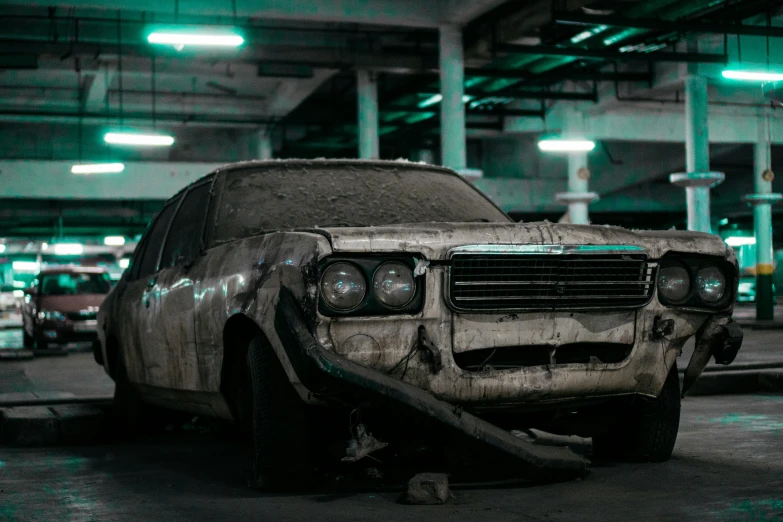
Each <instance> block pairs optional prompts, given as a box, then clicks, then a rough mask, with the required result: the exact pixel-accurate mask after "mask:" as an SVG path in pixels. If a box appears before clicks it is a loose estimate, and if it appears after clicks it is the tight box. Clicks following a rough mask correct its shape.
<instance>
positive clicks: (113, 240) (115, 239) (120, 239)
mask: <svg viewBox="0 0 783 522" xmlns="http://www.w3.org/2000/svg"><path fill="white" fill-rule="evenodd" d="M103 244H104V245H106V246H122V245H124V244H125V237H124V236H106V237H104V238H103Z"/></svg>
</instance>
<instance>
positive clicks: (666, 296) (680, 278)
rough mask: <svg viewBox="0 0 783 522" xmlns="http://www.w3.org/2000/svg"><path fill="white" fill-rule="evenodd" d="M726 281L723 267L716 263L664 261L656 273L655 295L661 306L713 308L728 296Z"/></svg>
mask: <svg viewBox="0 0 783 522" xmlns="http://www.w3.org/2000/svg"><path fill="white" fill-rule="evenodd" d="M689 261H690V262H689ZM726 281H727V277H726V268H725V267H720V266H719V265H718V264H717V263H713V262H710V261H697V260H684V261H683V262H680V261H674V260H666V261H664V262H662V263H661V267H660V269H659V271H658V294H659V296H660V297H661V298H662V300H663V301H664V304H669V305H680V306H705V305H706V306H709V307H714V306H718V305H720V304H721V303H722V301H724V298H725V297H727V296H728V294H729V288H728V285H727V283H726Z"/></svg>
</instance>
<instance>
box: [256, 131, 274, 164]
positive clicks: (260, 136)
mask: <svg viewBox="0 0 783 522" xmlns="http://www.w3.org/2000/svg"><path fill="white" fill-rule="evenodd" d="M272 152H273V148H272V133H271V131H270V129H267V128H263V129H261V130H259V131H258V133H257V134H256V154H255V156H256V158H257V159H262V160H267V159H272Z"/></svg>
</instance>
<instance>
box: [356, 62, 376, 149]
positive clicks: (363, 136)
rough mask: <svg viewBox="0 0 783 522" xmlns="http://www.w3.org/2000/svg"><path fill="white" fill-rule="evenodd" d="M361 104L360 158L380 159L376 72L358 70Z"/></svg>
mask: <svg viewBox="0 0 783 522" xmlns="http://www.w3.org/2000/svg"><path fill="white" fill-rule="evenodd" d="M356 85H357V88H356V91H357V94H358V104H359V158H360V159H378V157H379V153H378V150H379V147H378V81H377V79H376V77H375V73H374V72H372V71H367V70H363V69H360V70H358V71H356Z"/></svg>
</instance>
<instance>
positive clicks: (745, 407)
mask: <svg viewBox="0 0 783 522" xmlns="http://www.w3.org/2000/svg"><path fill="white" fill-rule="evenodd" d="M244 467H246V460H245V458H244V453H243V450H242V449H241V448H240V447H239V445H237V444H236V441H235V440H234V439H230V438H227V437H221V436H220V435H218V434H214V433H199V432H198V431H197V430H193V431H188V432H182V431H177V432H174V433H161V434H159V435H156V436H154V437H151V438H147V439H144V440H142V441H140V442H137V443H134V444H131V443H124V444H118V443H112V444H106V445H101V446H71V447H57V448H38V449H21V448H17V449H12V448H0V477H2V480H0V520H8V521H15V520H101V521H108V520H165V521H167V522H171V521H175V520H188V521H194V520H228V519H235V520H268V519H274V520H276V521H285V520H301V519H313V520H361V521H366V520H425V519H429V520H432V519H438V520H440V519H449V520H475V519H478V518H482V519H485V520H595V519H600V520H676V521H682V520H749V521H750V520H753V521H760V520H780V519H783V396H774V395H735V396H720V397H697V398H692V399H686V400H685V401H684V403H683V418H682V425H681V428H680V436H679V438H678V441H677V446H676V449H675V454H674V457H673V458H672V460H671V461H669V462H666V463H662V464H618V463H601V462H598V463H594V465H593V467H592V472H591V474H590V476H588V477H587V478H586V479H584V480H581V481H576V482H569V483H562V484H552V485H529V484H527V485H516V486H514V485H504V486H497V485H495V486H492V485H487V484H485V485H481V484H474V485H470V486H467V487H455V488H454V489H455V491H454V498H453V499H452V500H451V501H450V502H449V503H448V504H447V505H445V506H428V507H418V506H409V505H404V504H401V503H400V502H399V499H400V497H401V494H402V490H403V489H402V487H401V484H400V483H399V482H397V483H386V484H384V483H383V479H382V480H381V481H380V482H378V481H375V482H374V481H372V480H371V479H366V483H367V487H366V488H363V489H361V490H360V489H357V488H356V487H343V488H340V487H337V489H331V490H329V491H327V492H324V491H321V492H310V493H297V494H290V495H276V494H259V493H257V492H254V491H250V490H248V489H246V488H245V487H244V486H243V476H244V475H243V468H244ZM422 471H428V470H422Z"/></svg>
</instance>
